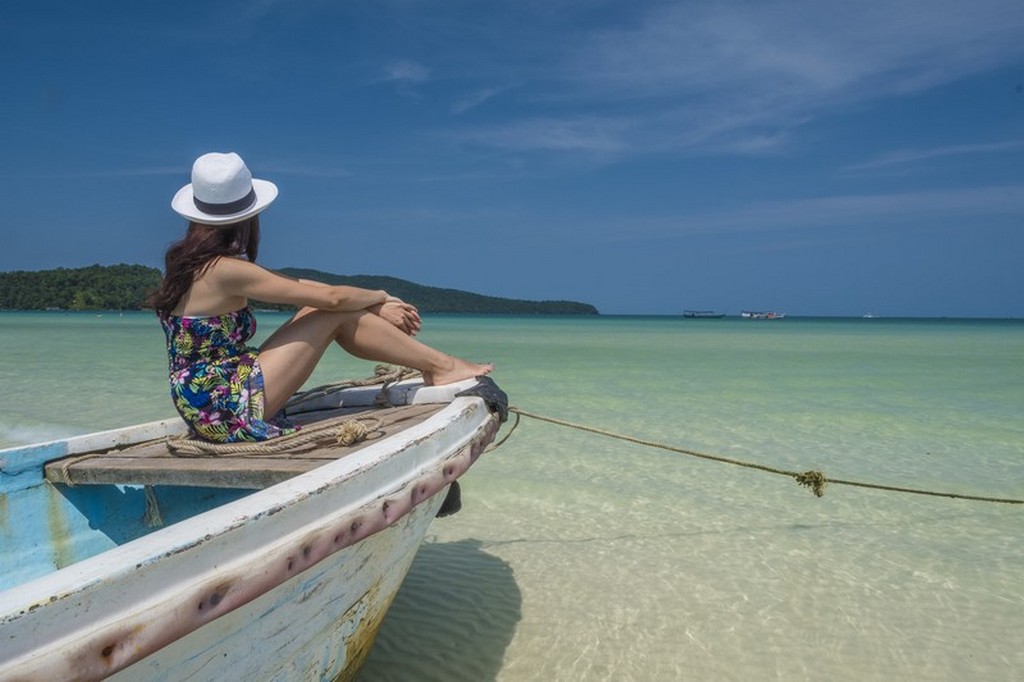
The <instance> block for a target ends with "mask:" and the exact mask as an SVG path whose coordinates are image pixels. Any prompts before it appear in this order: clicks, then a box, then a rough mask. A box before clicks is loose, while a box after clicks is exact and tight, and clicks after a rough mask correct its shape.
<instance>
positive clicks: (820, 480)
mask: <svg viewBox="0 0 1024 682" xmlns="http://www.w3.org/2000/svg"><path fill="white" fill-rule="evenodd" d="M508 411H509V412H511V413H513V414H515V415H516V420H515V422H514V423H513V424H512V427H511V429H510V430H509V432H508V433H507V434H506V435H505V437H504V438H502V439H501V440H500V441H499V442H497V443H495V444H494V445H492V446H491V449H494V448H497V447H500V446H501V445H503V444H504V443H505V441H507V440H508V439H509V437H510V436H511V435H512V433H513V432H514V431H515V429H516V427H518V426H519V417H520V416H523V417H529V418H531V419H536V420H538V421H542V422H548V423H549V424H555V425H557V426H565V427H568V428H571V429H577V430H579V431H587V432H589V433H594V434H597V435H599V436H605V437H608V438H614V439H616V440H621V441H626V442H627V443H634V444H636V445H644V446H647V447H652V448H658V449H660V450H667V451H669V452H675V453H678V454H681V455H689V456H691V457H699V458H700V459H708V460H711V461H713V462H722V463H724V464H733V465H735V466H739V467H744V468H747V469H756V470H758V471H765V472H768V473H770V474H777V475H779V476H787V477H789V478H792V479H794V480H796V482H797V483H799V484H800V485H802V486H806V487H808V488H810V489H811V491H812V492H813V493H814V494H815V495H816V496H817V497H821V496H822V495H824V494H825V485H826V484H829V483H832V484H835V485H848V486H854V487H857V488H870V489H874V490H885V491H888V492H898V493H910V494H913V495H931V496H933V497H949V498H953V499H958V500H973V501H976V502H999V503H1002V504H1024V500H1022V499H1015V498H1006V497H985V496H981V495H964V494H961V493H950V492H941V491H936V490H922V489H920V488H904V487H901V486H893V485H882V484H880V483H864V482H862V481H847V480H843V479H839V478H827V477H826V476H825V474H824V473H822V472H821V471H817V470H813V469H812V470H811V471H805V472H802V473H801V472H799V471H788V470H786V469H777V468H775V467H770V466H766V465H764V464H757V463H755V462H745V461H743V460H739V459H732V458H730V457H722V456H721V455H711V454H708V453H706V452H698V451H696V450H688V449H686V448H680V447H676V446H674V445H666V444H665V443H658V442H655V441H650V440H645V439H643V438H636V437H634V436H626V435H623V434H620V433H614V432H612V431H606V430H604V429H599V428H596V427H594V426H587V425H585V424H576V423H573V422H569V421H565V420H563V419H556V418H554V417H547V416H544V415H540V414H536V413H533V412H527V411H525V410H521V409H519V408H518V407H509V410H508Z"/></svg>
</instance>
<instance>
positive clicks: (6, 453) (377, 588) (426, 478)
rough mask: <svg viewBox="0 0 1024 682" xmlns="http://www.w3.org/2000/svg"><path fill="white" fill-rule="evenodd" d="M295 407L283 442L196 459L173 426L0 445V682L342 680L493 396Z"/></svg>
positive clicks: (485, 391) (321, 398)
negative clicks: (293, 426) (292, 429)
mask: <svg viewBox="0 0 1024 682" xmlns="http://www.w3.org/2000/svg"><path fill="white" fill-rule="evenodd" d="M301 398H302V400H301V401H299V402H298V403H296V404H294V407H293V408H289V409H288V416H289V419H290V420H293V421H294V422H296V423H299V424H302V425H303V428H302V429H301V430H299V431H298V432H297V433H296V434H293V435H295V436H296V437H300V438H299V440H296V441H294V443H293V444H290V445H288V446H287V448H284V449H280V447H281V446H280V444H278V446H277V448H278V449H275V447H274V443H275V441H281V440H283V439H285V438H290V437H291V436H290V435H289V436H282V437H280V438H277V439H271V440H269V441H262V442H260V443H256V444H253V443H246V444H231V445H239V446H240V447H239V448H237V449H233V448H227V447H225V448H222V449H220V450H216V451H215V452H213V453H212V454H211V453H209V452H203V448H204V447H206V446H204V445H202V444H201V443H200V444H197V442H195V441H193V439H191V438H188V437H187V427H186V426H185V424H184V422H182V421H181V420H180V419H178V418H174V419H166V420H161V421H157V422H150V423H147V424H141V425H137V426H130V427H126V428H120V429H115V430H110V431H102V432H98V433H92V434H88V435H82V436H75V437H71V438H67V439H63V440H56V441H49V442H44V443H38V444H33V445H27V446H23V447H14V448H8V449H5V450H0V528H2V533H0V538H2V547H0V549H2V551H0V567H2V572H0V679H3V680H72V679H73V680H100V679H107V678H111V679H115V680H157V679H162V680H170V679H195V680H229V679H231V680H249V681H251V682H256V681H257V680H271V679H274V680H300V679H301V680H311V679H316V680H320V679H329V680H351V679H354V678H355V676H356V674H357V673H358V671H359V669H360V667H361V666H362V664H363V662H364V661H365V660H366V657H367V655H368V654H369V652H370V649H371V647H372V645H373V641H374V638H375V636H376V634H377V630H378V628H379V627H380V625H381V621H382V619H383V618H384V615H385V613H386V612H387V609H388V607H389V606H390V604H391V602H392V599H393V598H394V596H395V593H396V592H397V591H398V588H399V586H400V585H401V584H402V581H403V580H404V578H405V575H406V573H407V572H408V570H409V568H410V566H411V564H412V561H413V558H414V556H415V555H416V552H417V549H418V548H419V546H420V544H421V542H422V540H423V538H424V536H425V534H426V533H427V530H428V528H429V527H430V524H431V522H432V521H433V519H434V518H435V517H436V516H444V515H447V514H448V513H453V512H454V511H457V510H458V508H459V506H460V503H459V498H458V480H457V479H458V478H459V477H460V476H461V475H462V474H463V473H465V472H466V470H467V469H469V467H470V466H471V465H472V464H473V463H474V462H475V461H476V460H477V458H478V457H479V456H480V455H481V453H483V452H484V450H485V448H486V447H487V446H488V445H489V444H490V443H491V442H492V440H493V439H494V436H495V434H496V432H497V430H498V428H499V426H500V422H501V421H503V420H504V418H505V417H506V416H507V410H508V403H507V396H505V394H504V392H502V391H501V389H499V388H498V387H497V386H496V385H495V384H494V382H493V381H492V380H491V379H490V378H488V377H478V378H477V379H469V380H467V381H464V382H459V383H457V384H452V385H449V386H437V387H435V386H424V385H423V382H422V381H421V380H418V379H411V380H405V381H395V382H394V383H390V384H388V383H384V384H378V385H372V386H357V387H347V388H342V389H338V390H324V391H318V392H316V393H315V394H314V395H309V394H308V393H307V394H305V395H303V396H301ZM381 399H384V404H385V405H386V406H385V407H379V406H377V404H378V403H379V402H380V401H381ZM360 424H361V425H362V426H361V429H358V428H357V429H352V428H350V427H352V425H357V426H358V425H360ZM353 430H354V431H360V430H361V432H362V436H363V437H362V438H358V437H356V438H353V437H350V436H345V433H349V434H351V433H352V432H353ZM303 433H305V434H307V436H306V440H308V441H309V442H306V441H304V440H302V438H301V436H302V434H303ZM266 444H270V446H269V447H270V448H271V449H270V450H269V451H267V452H262V451H260V452H250V451H246V450H245V448H247V447H252V446H262V445H266ZM195 448H198V449H199V452H198V453H196V452H195V451H194V449H195Z"/></svg>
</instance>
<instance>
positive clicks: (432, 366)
mask: <svg viewBox="0 0 1024 682" xmlns="http://www.w3.org/2000/svg"><path fill="white" fill-rule="evenodd" d="M276 197H277V187H276V186H275V185H274V184H273V183H271V182H268V181H266V180H256V179H253V177H252V175H251V173H250V172H249V169H248V168H247V167H246V165H245V163H244V162H243V161H242V159H241V158H240V157H239V156H238V155H237V154H233V153H231V154H217V153H214V154H205V155H203V156H201V157H199V158H198V159H197V160H196V162H195V164H194V165H193V167H192V182H191V183H190V184H188V185H186V186H185V187H182V188H181V189H180V190H179V191H178V193H177V194H176V195H175V196H174V199H173V201H172V202H171V206H172V208H173V209H174V210H175V211H176V212H177V213H178V214H180V215H181V216H183V217H184V218H186V219H188V221H189V226H188V232H187V233H186V235H185V237H184V238H183V239H182V240H181V241H179V242H177V243H175V244H173V245H172V246H171V247H170V248H169V249H168V250H167V254H166V256H165V270H164V278H163V280H162V281H161V283H160V286H159V288H158V289H157V290H156V291H155V292H154V293H153V295H152V297H151V299H150V302H151V303H152V305H153V307H154V308H155V310H156V312H157V315H158V316H159V318H160V322H161V324H162V325H163V328H164V332H165V333H166V336H167V352H168V358H169V364H170V383H171V396H172V398H173V400H174V405H175V407H176V408H177V410H178V413H179V414H180V415H181V416H182V418H183V419H184V420H185V422H186V423H188V425H189V427H190V428H191V430H192V432H193V433H194V434H195V435H197V436H199V437H201V438H204V439H206V440H210V441H215V442H237V441H250V440H264V439H267V438H273V437H275V436H278V435H282V434H284V433H289V432H291V431H294V430H295V428H296V427H294V426H293V425H291V424H289V423H288V422H287V421H286V420H285V419H284V418H283V417H280V416H277V417H275V418H265V417H267V416H269V415H277V413H278V412H280V411H281V409H282V408H283V407H284V405H285V403H286V402H287V401H288V399H289V398H290V397H291V396H292V394H293V393H295V391H297V390H298V389H299V388H300V387H301V386H302V385H303V384H304V383H305V382H306V380H307V379H308V378H309V376H310V375H311V374H312V372H313V369H314V367H315V366H316V364H317V362H318V361H319V360H320V357H321V356H322V355H323V353H324V351H325V350H326V349H327V347H328V346H330V345H331V343H337V344H338V345H339V346H341V347H342V348H343V349H345V350H346V351H348V352H349V353H351V354H352V355H354V356H356V357H359V358H363V359H366V360H373V361H377V362H386V363H391V364H395V365H400V366H405V367H412V368H414V369H417V370H419V371H420V372H422V374H423V379H424V382H425V383H427V384H434V385H440V384H447V383H452V382H456V381H460V380H462V379H468V378H470V377H473V376H477V375H481V374H487V373H489V372H490V371H491V370H492V366H491V365H490V364H477V363H473V362H469V361H466V360H463V359H460V358H456V357H452V356H450V355H446V354H445V353H442V352H440V351H438V350H435V349H433V348H431V347H429V346H427V345H425V344H423V343H421V342H419V341H417V340H416V339H414V338H413V336H415V335H416V333H417V332H418V331H419V329H420V326H421V320H420V316H419V313H418V312H417V310H416V308H415V307H414V306H412V305H410V304H408V303H405V302H404V301H402V300H401V299H398V298H396V297H394V296H390V295H388V293H387V292H386V291H373V290H369V289H360V288H358V287H351V286H332V285H328V284H324V283H321V282H314V281H310V280H302V279H293V278H290V277H285V276H283V275H280V274H277V273H274V272H271V271H269V270H266V269H264V268H263V267H261V266H259V265H256V253H257V250H258V247H259V235H260V232H259V213H260V212H262V211H263V210H264V209H265V208H267V206H269V205H270V203H271V202H273V201H274V199H275V198H276ZM250 298H255V299H257V300H259V301H266V302H270V303H283V304H291V305H295V306H298V307H299V311H298V312H297V313H295V315H294V316H292V318H291V319H290V320H288V321H287V322H286V323H284V324H283V325H282V326H281V327H280V328H279V329H278V330H277V331H275V332H274V333H273V334H271V335H270V337H269V338H268V339H267V340H266V341H265V342H264V343H263V345H261V346H260V347H259V348H255V347H252V346H248V345H246V342H247V341H248V340H249V339H250V338H252V336H253V334H254V333H255V331H256V320H255V318H254V317H253V314H252V310H251V309H250V307H249V299H250Z"/></svg>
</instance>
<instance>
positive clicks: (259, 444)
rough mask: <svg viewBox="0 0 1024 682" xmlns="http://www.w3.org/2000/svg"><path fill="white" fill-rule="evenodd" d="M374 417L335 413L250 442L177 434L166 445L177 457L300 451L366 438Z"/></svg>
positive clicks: (374, 426) (376, 426)
mask: <svg viewBox="0 0 1024 682" xmlns="http://www.w3.org/2000/svg"><path fill="white" fill-rule="evenodd" d="M380 425H381V420H380V419H378V418H377V417H358V418H355V419H350V418H346V417H335V418H333V419H325V420H324V421H322V422H317V423H315V424H307V425H305V426H303V427H302V430H300V431H296V432H294V433H289V434H285V435H283V436H278V437H277V438H271V439H269V440H261V441H254V442H249V443H210V442H208V441H203V440H199V439H197V438H190V437H188V436H179V437H176V438H168V439H167V449H168V450H170V451H171V452H172V453H173V454H174V455H176V456H178V457H206V456H208V455H222V456H224V455H227V456H232V455H246V456H249V457H274V456H276V455H278V454H280V453H282V452H285V451H287V452H299V451H301V450H302V449H304V448H311V447H316V446H319V445H321V444H325V443H326V444H332V445H342V446H348V445H352V444H353V443H357V442H359V441H362V440H365V439H366V438H367V437H368V436H369V435H370V434H371V433H373V432H375V431H377V430H378V429H379V428H380Z"/></svg>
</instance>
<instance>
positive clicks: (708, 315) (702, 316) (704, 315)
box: [683, 310, 725, 320]
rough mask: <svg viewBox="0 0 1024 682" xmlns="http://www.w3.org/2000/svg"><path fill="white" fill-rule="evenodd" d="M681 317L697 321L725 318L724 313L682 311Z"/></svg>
mask: <svg viewBox="0 0 1024 682" xmlns="http://www.w3.org/2000/svg"><path fill="white" fill-rule="evenodd" d="M683 317H685V318H688V319H699V320H718V319H721V318H723V317H725V313H719V312H715V311H714V310H684V311H683Z"/></svg>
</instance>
